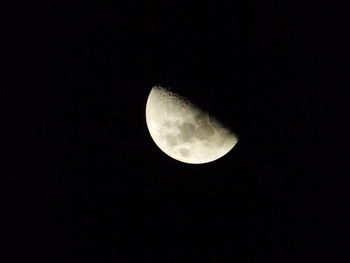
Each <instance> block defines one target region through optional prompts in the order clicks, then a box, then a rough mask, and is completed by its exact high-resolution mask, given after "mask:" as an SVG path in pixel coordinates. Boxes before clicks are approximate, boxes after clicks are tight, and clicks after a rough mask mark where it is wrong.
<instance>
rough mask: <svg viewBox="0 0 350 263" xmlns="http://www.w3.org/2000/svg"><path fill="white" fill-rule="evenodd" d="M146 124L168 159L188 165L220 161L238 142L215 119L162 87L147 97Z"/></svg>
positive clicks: (233, 135)
mask: <svg viewBox="0 0 350 263" xmlns="http://www.w3.org/2000/svg"><path fill="white" fill-rule="evenodd" d="M146 122H147V126H148V129H149V132H150V134H151V137H152V138H153V140H154V142H155V143H156V145H157V146H158V147H159V148H160V149H161V150H162V151H163V152H164V153H166V154H167V155H168V156H170V157H172V158H174V159H176V160H178V161H181V162H185V163H191V164H200V163H207V162H211V161H214V160H217V159H219V158H220V157H222V156H224V155H225V154H227V153H228V152H229V151H230V150H231V149H232V148H233V147H234V146H235V144H236V143H237V141H238V138H237V136H235V134H234V133H233V132H232V131H230V130H229V129H227V128H225V127H224V126H223V125H222V124H221V123H220V122H218V121H217V120H215V118H214V117H213V116H210V115H209V114H208V113H206V112H204V111H202V110H201V109H199V108H198V107H196V106H195V105H194V104H192V103H191V102H190V101H189V100H187V99H185V98H183V97H181V96H179V95H178V94H176V93H173V92H171V91H170V90H168V89H165V88H162V87H153V88H152V90H151V92H150V94H149V96H148V100H147V104H146Z"/></svg>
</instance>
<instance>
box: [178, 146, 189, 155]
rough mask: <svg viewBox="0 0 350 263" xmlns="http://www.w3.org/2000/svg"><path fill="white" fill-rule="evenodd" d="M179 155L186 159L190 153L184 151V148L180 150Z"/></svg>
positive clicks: (186, 150)
mask: <svg viewBox="0 0 350 263" xmlns="http://www.w3.org/2000/svg"><path fill="white" fill-rule="evenodd" d="M179 153H180V154H181V155H182V156H183V157H187V156H189V155H190V154H191V151H190V150H188V149H186V148H181V149H180V150H179Z"/></svg>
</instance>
